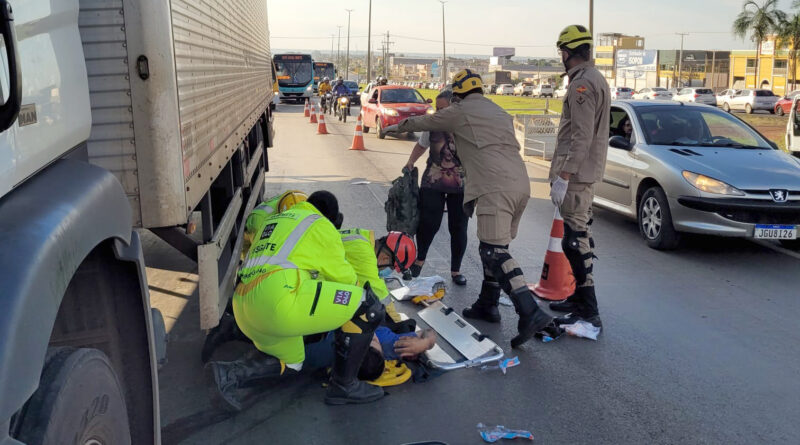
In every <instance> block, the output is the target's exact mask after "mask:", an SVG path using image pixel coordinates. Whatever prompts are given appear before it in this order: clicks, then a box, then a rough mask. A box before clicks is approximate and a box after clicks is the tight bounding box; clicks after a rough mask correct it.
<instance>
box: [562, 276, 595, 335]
mask: <svg viewBox="0 0 800 445" xmlns="http://www.w3.org/2000/svg"><path fill="white" fill-rule="evenodd" d="M570 300H572V302H573V304H574V305H575V306H576V307H575V310H573V311H570V313H569V314H568V315H566V316H564V317H560V318H557V319H556V320H555V322H556V324H557V325H559V326H561V325H569V324H574V323H575V322H577V321H580V320H583V321H587V322H589V323H591V324H592V326H594V327H596V328H602V327H603V322H602V321H601V320H600V315H599V313H598V311H597V296H596V295H595V293H594V286H584V287H579V288H578V289H577V290H576V291H575V295H573V296H572V297H570Z"/></svg>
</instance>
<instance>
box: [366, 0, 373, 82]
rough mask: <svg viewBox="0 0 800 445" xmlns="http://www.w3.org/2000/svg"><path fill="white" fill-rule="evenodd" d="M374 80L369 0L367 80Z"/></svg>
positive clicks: (370, 3) (370, 1)
mask: <svg viewBox="0 0 800 445" xmlns="http://www.w3.org/2000/svg"><path fill="white" fill-rule="evenodd" d="M370 80H372V0H369V19H368V20H367V82H369V81H370Z"/></svg>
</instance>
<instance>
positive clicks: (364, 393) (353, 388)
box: [325, 283, 386, 405]
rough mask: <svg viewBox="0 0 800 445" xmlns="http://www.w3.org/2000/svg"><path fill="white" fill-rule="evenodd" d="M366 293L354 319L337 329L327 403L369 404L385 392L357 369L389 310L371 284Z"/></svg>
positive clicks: (326, 394) (367, 286)
mask: <svg viewBox="0 0 800 445" xmlns="http://www.w3.org/2000/svg"><path fill="white" fill-rule="evenodd" d="M364 292H366V298H365V299H364V302H362V303H361V306H360V307H359V308H358V310H357V311H356V313H355V315H354V316H353V318H352V319H351V320H350V321H348V322H347V323H345V325H344V326H342V327H341V328H339V329H337V330H336V331H335V332H334V341H335V347H336V357H335V358H334V361H333V367H332V369H331V381H330V386H328V390H327V392H326V393H325V403H327V404H328V405H345V404H348V403H370V402H374V401H376V400H378V399H380V398H381V397H383V395H384V392H383V388H381V387H380V386H375V385H370V384H369V383H366V382H362V381H361V380H359V379H358V370H359V368H361V362H363V361H364V356H365V355H367V351H368V350H369V344H370V342H372V336H373V334H374V333H375V329H377V328H378V325H379V324H380V323H381V320H383V318H384V316H385V313H386V312H385V309H384V307H383V305H382V304H381V303H380V301H379V300H378V298H377V297H376V296H375V294H374V293H373V292H372V289H370V286H369V283H368V284H366V285H365V286H364ZM345 331H348V332H345Z"/></svg>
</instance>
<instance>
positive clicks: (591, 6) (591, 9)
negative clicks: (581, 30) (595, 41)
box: [589, 0, 594, 46]
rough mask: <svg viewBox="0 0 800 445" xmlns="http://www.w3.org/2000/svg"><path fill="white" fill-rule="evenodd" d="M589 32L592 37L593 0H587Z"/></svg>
mask: <svg viewBox="0 0 800 445" xmlns="http://www.w3.org/2000/svg"><path fill="white" fill-rule="evenodd" d="M589 34H591V35H592V37H594V0H589ZM593 46H594V45H593Z"/></svg>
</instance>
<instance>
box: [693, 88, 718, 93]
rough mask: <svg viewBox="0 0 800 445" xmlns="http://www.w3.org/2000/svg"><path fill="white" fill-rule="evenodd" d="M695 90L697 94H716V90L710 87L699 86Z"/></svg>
mask: <svg viewBox="0 0 800 445" xmlns="http://www.w3.org/2000/svg"><path fill="white" fill-rule="evenodd" d="M695 91H696V92H697V94H714V92H713V91H711V90H709V89H708V88H698V89H697V90H695Z"/></svg>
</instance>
